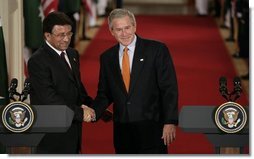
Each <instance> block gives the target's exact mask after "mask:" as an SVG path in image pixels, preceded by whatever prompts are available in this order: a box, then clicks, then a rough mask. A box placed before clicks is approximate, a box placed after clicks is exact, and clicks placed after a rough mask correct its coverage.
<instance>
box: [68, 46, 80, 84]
mask: <svg viewBox="0 0 254 159" xmlns="http://www.w3.org/2000/svg"><path fill="white" fill-rule="evenodd" d="M66 53H67V55H68V58H69V61H70V64H71V70H72V72H70V71H69V70H67V71H68V72H69V75H70V78H72V80H75V82H76V83H77V84H79V82H78V81H79V80H78V79H79V78H78V74H79V68H78V67H79V66H78V65H79V64H78V59H77V58H76V57H75V56H74V54H72V53H70V52H69V51H68V50H67V51H66ZM68 69H69V68H68Z"/></svg>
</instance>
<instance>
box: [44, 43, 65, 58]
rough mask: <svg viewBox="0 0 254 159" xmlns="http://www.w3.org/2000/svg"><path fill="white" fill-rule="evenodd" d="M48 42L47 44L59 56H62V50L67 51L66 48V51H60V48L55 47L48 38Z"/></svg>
mask: <svg viewBox="0 0 254 159" xmlns="http://www.w3.org/2000/svg"><path fill="white" fill-rule="evenodd" d="M46 43H47V45H48V46H49V47H50V48H51V49H53V50H54V51H55V52H56V53H57V54H58V55H59V56H61V53H62V52H65V53H66V51H65V50H64V51H60V50H57V49H56V48H54V47H53V46H52V45H51V44H50V43H49V42H48V41H47V40H46Z"/></svg>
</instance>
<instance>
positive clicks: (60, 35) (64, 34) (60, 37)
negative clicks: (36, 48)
mask: <svg viewBox="0 0 254 159" xmlns="http://www.w3.org/2000/svg"><path fill="white" fill-rule="evenodd" d="M51 34H52V35H54V36H56V37H57V38H59V39H64V38H65V36H67V37H68V38H71V36H72V35H73V32H68V33H61V34H55V33H51Z"/></svg>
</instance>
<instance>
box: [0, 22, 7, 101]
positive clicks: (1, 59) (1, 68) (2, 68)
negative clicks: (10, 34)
mask: <svg viewBox="0 0 254 159" xmlns="http://www.w3.org/2000/svg"><path fill="white" fill-rule="evenodd" d="M8 103H9V93H8V73H7V63H6V53H5V44H4V33H3V28H2V23H1V17H0V105H6V104H8Z"/></svg>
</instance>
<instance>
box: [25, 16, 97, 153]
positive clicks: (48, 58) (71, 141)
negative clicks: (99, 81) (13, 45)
mask: <svg viewBox="0 0 254 159" xmlns="http://www.w3.org/2000/svg"><path fill="white" fill-rule="evenodd" d="M71 26H72V21H71V20H70V19H69V17H68V16H67V15H65V14H64V13H61V12H52V13H50V14H49V15H48V16H47V17H46V18H45V19H44V21H43V35H44V39H45V43H44V44H43V46H42V47H41V48H39V49H38V50H37V51H36V52H35V53H34V54H33V55H32V57H31V58H30V59H29V61H28V72H29V76H30V82H31V86H32V90H31V94H30V97H31V104H32V105H67V106H68V107H69V108H70V109H72V110H73V111H74V118H73V121H72V124H71V127H70V128H69V129H68V130H67V132H65V133H48V134H46V135H45V137H44V138H43V139H42V141H41V142H40V143H39V145H38V148H37V153H54V154H62V153H79V150H80V143H81V129H82V125H81V124H82V121H83V120H86V118H87V116H88V115H89V114H93V113H94V112H93V110H92V109H90V108H89V107H87V106H85V105H91V103H92V99H91V98H90V97H89V96H88V94H87V92H86V89H85V88H84V86H83V84H82V83H81V79H80V71H79V54H78V52H77V51H76V50H74V49H72V48H70V47H69V44H70V41H71V36H72V31H71V29H72V27H71ZM38 113H39V112H38ZM45 117H47V116H45ZM52 122H54V121H52Z"/></svg>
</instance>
